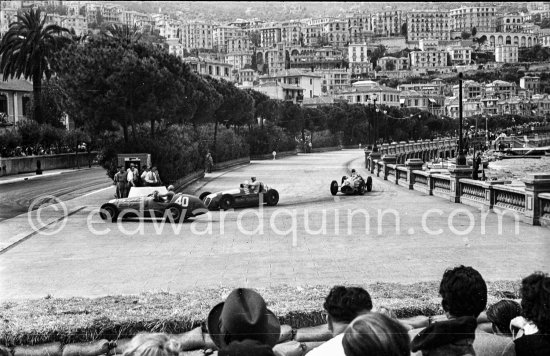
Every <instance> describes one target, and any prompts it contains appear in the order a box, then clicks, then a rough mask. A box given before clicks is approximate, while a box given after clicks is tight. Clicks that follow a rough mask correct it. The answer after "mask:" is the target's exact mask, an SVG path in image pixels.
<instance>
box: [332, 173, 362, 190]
mask: <svg viewBox="0 0 550 356" xmlns="http://www.w3.org/2000/svg"><path fill="white" fill-rule="evenodd" d="M371 190H372V178H371V177H367V181H366V182H365V180H364V179H363V177H361V176H360V175H357V176H356V177H355V178H353V177H348V176H343V177H342V183H341V185H338V182H337V181H335V180H333V181H332V182H331V183H330V193H331V194H332V195H336V194H338V192H339V191H340V192H341V193H342V194H345V195H353V194H358V195H363V194H365V191H367V192H370V191H371Z"/></svg>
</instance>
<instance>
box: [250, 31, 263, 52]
mask: <svg viewBox="0 0 550 356" xmlns="http://www.w3.org/2000/svg"><path fill="white" fill-rule="evenodd" d="M248 40H249V41H250V43H251V44H252V46H253V47H254V48H257V47H261V43H262V38H261V35H260V31H258V30H255V31H250V32H249V33H248Z"/></svg>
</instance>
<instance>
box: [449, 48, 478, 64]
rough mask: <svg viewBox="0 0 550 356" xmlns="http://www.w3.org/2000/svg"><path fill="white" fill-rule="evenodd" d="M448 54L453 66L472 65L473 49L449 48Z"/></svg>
mask: <svg viewBox="0 0 550 356" xmlns="http://www.w3.org/2000/svg"><path fill="white" fill-rule="evenodd" d="M447 53H449V56H450V58H451V63H449V64H451V65H466V64H470V63H472V48H471V47H463V46H449V47H447Z"/></svg>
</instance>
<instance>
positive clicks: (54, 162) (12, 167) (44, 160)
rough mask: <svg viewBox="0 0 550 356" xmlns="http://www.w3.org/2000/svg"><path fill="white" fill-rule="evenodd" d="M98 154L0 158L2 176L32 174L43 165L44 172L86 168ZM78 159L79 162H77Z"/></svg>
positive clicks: (81, 153) (84, 153) (80, 153)
mask: <svg viewBox="0 0 550 356" xmlns="http://www.w3.org/2000/svg"><path fill="white" fill-rule="evenodd" d="M96 156H97V152H91V153H90V154H89V155H88V153H86V152H79V153H78V156H75V154H74V153H65V154H58V155H44V156H27V157H0V176H9V175H14V174H20V173H31V172H35V171H36V164H37V162H38V161H40V163H41V169H42V170H43V171H47V170H51V169H63V168H76V167H77V166H79V167H86V166H88V163H89V162H92V161H93V160H95V158H96ZM77 157H78V162H77Z"/></svg>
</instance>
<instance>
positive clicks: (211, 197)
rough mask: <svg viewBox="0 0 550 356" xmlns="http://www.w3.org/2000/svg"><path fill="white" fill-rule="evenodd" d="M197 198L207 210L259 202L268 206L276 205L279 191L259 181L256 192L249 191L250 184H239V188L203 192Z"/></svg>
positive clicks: (250, 205)
mask: <svg viewBox="0 0 550 356" xmlns="http://www.w3.org/2000/svg"><path fill="white" fill-rule="evenodd" d="M199 198H200V199H201V200H202V201H203V203H204V205H206V207H207V208H208V209H209V210H218V209H223V210H228V209H233V208H247V207H254V206H260V202H262V204H266V205H269V206H274V205H277V203H278V202H279V192H277V191H276V190H275V189H273V188H269V187H268V186H267V185H265V184H264V183H261V182H260V185H259V191H258V192H257V193H253V192H251V186H248V185H247V184H241V185H240V188H239V189H233V190H226V191H222V192H217V193H210V192H204V193H202V194H201V195H200V197H199Z"/></svg>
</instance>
